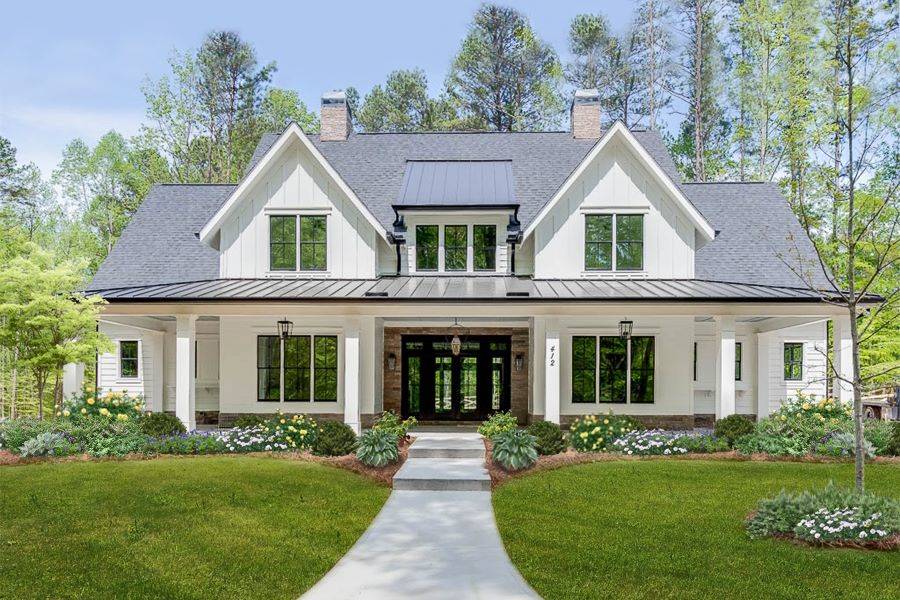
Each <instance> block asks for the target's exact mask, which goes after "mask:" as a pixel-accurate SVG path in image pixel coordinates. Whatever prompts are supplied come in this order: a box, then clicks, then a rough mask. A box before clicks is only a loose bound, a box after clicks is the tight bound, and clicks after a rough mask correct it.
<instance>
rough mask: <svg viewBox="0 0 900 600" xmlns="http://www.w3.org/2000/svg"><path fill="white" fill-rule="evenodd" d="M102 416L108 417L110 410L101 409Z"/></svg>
mask: <svg viewBox="0 0 900 600" xmlns="http://www.w3.org/2000/svg"><path fill="white" fill-rule="evenodd" d="M100 414H101V415H103V416H104V417H105V416H107V415H109V409H106V408H101V409H100Z"/></svg>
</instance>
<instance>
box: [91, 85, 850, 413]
mask: <svg viewBox="0 0 900 600" xmlns="http://www.w3.org/2000/svg"><path fill="white" fill-rule="evenodd" d="M571 110H572V115H571V116H572V119H571V122H572V127H571V131H560V132H550V133H410V134H361V133H355V132H354V131H352V127H351V124H350V118H349V117H350V115H349V111H348V108H347V105H346V101H345V97H344V94H343V93H340V92H333V93H329V94H326V95H325V96H324V97H323V99H322V114H321V122H322V127H321V134H319V135H306V134H304V133H303V132H302V131H301V130H300V129H299V128H298V127H297V126H295V125H291V126H289V127H288V128H287V129H285V130H284V131H283V132H281V133H276V134H271V135H266V136H264V137H263V138H262V140H261V141H260V143H259V147H258V148H257V150H256V152H255V154H254V156H253V160H252V162H251V164H250V166H249V167H248V169H247V172H246V174H245V176H244V177H243V179H242V180H241V181H240V182H239V183H238V184H237V185H160V186H156V187H154V188H153V190H152V191H151V192H150V194H149V196H148V197H147V199H146V200H145V201H144V203H143V205H142V206H141V208H140V210H139V211H138V212H137V214H136V215H135V216H134V219H133V220H132V222H131V224H130V225H129V226H128V228H127V229H126V230H125V232H124V234H123V235H122V237H121V239H120V240H119V241H118V243H117V244H116V246H115V248H114V249H113V250H112V252H111V253H110V255H109V257H108V258H107V259H106V261H105V262H104V263H103V265H102V266H101V268H100V270H99V272H98V273H97V275H96V277H95V279H94V281H93V283H92V284H91V286H90V291H91V292H93V293H97V294H100V295H102V296H103V297H104V298H105V299H106V300H107V301H108V305H106V306H105V308H104V313H103V316H102V320H101V323H100V328H101V330H102V331H103V332H104V333H105V334H107V335H108V336H109V337H110V338H111V339H112V340H114V342H115V350H114V351H113V352H111V353H109V354H103V355H101V356H100V357H99V358H98V364H97V382H96V383H97V385H98V386H99V387H100V388H102V389H105V390H128V391H130V392H134V393H139V394H143V395H144V397H145V398H146V402H147V404H148V406H149V407H150V408H151V409H152V410H156V411H174V412H175V413H176V414H177V415H178V416H179V417H180V418H181V419H182V420H183V421H184V422H185V423H187V424H188V425H189V426H191V427H193V426H195V425H196V424H197V423H218V424H221V425H227V424H229V423H230V422H231V421H233V420H234V418H235V417H236V416H237V415H241V414H245V413H266V414H271V413H274V412H275V411H276V410H282V411H284V412H286V413H312V414H315V415H317V416H319V417H321V418H335V419H342V420H344V421H345V422H346V423H348V424H350V425H351V426H353V427H354V428H356V429H357V430H358V429H359V428H360V427H365V426H366V425H367V424H368V423H369V422H371V420H372V419H373V416H374V415H377V414H379V413H380V412H381V411H383V410H394V411H396V412H398V413H401V414H402V415H404V416H406V415H414V416H416V417H417V418H418V419H419V420H420V421H427V422H434V421H445V420H452V421H476V420H482V419H484V418H485V416H486V415H488V414H490V413H492V412H495V411H504V410H511V411H512V412H513V414H515V415H516V416H517V417H518V419H519V420H520V422H522V423H526V422H529V421H532V420H540V419H546V420H550V421H554V422H560V423H566V422H568V421H571V420H572V419H573V418H574V417H575V416H578V415H583V414H587V413H603V412H607V411H612V412H614V413H625V414H630V415H634V416H636V417H637V418H639V419H641V420H643V421H646V422H647V423H648V424H654V425H659V426H664V427H691V426H694V425H695V424H698V425H699V424H708V423H710V422H711V421H712V420H713V419H714V418H720V417H723V416H726V415H730V414H733V413H742V414H747V415H755V416H756V417H757V418H761V417H764V416H766V415H767V414H768V413H770V411H772V410H774V409H775V408H777V407H778V406H779V404H780V403H781V402H783V401H784V400H785V399H786V398H789V397H790V396H792V395H795V394H797V393H799V392H801V391H802V392H805V393H809V394H815V395H818V396H822V395H824V394H825V393H826V378H827V376H828V375H829V373H827V372H826V360H825V352H826V347H827V341H826V340H827V335H826V331H827V323H828V322H829V321H831V322H833V324H834V327H833V331H834V335H833V348H832V350H833V352H834V361H835V364H836V365H837V367H838V369H839V371H840V372H842V373H843V374H845V375H847V374H849V372H850V370H851V369H852V367H851V360H850V352H849V349H850V340H849V321H848V317H846V316H845V315H846V313H845V312H842V311H841V310H840V309H839V308H836V307H835V306H833V305H830V304H827V303H825V302H823V301H822V297H821V295H820V294H818V293H816V292H814V291H811V290H810V289H809V287H808V286H807V284H806V280H808V279H810V278H812V280H813V281H818V282H819V283H821V285H822V286H823V287H824V286H826V284H827V282H826V279H825V277H824V275H823V274H821V271H817V269H819V267H818V261H817V260H816V259H815V254H814V249H813V247H812V244H811V243H810V241H809V239H808V238H807V236H806V234H805V233H804V231H803V229H802V228H801V227H800V225H799V223H798V221H797V219H796V218H795V217H794V215H793V213H792V212H791V210H790V208H789V207H788V204H787V202H786V201H785V199H784V197H783V196H782V195H781V193H779V190H778V188H777V187H776V186H775V185H772V184H768V183H685V182H682V181H681V180H680V178H679V176H678V173H677V172H676V170H675V166H674V164H673V161H672V159H671V157H670V156H669V154H668V152H667V150H666V148H665V146H664V145H663V142H662V139H661V138H660V135H659V134H658V133H657V132H655V131H644V130H629V129H628V128H626V127H624V126H623V125H622V124H620V123H616V124H614V125H612V126H611V127H608V128H603V127H601V120H600V108H599V103H598V97H597V94H596V92H595V91H594V92H592V91H591V90H585V91H581V92H578V93H577V94H576V95H575V98H574V100H573V102H572V109H571ZM817 272H818V273H819V274H820V275H819V276H817V275H816V273H817ZM800 274H803V276H801V275H800ZM836 389H837V391H836V394H837V395H840V396H843V397H847V396H848V390H846V389H841V388H840V387H838V388H836Z"/></svg>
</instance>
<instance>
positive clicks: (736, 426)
mask: <svg viewBox="0 0 900 600" xmlns="http://www.w3.org/2000/svg"><path fill="white" fill-rule="evenodd" d="M754 426H755V424H754V423H753V421H751V420H750V419H749V418H747V417H745V416H744V415H729V416H727V417H725V418H724V419H719V420H718V421H716V426H715V430H714V433H715V436H716V437H717V438H720V439H723V440H725V441H726V442H728V445H729V446H734V442H735V440H737V439H738V438H739V437H741V436H744V435H747V434H750V433H753V429H754Z"/></svg>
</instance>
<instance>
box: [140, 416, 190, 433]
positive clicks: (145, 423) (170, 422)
mask: <svg viewBox="0 0 900 600" xmlns="http://www.w3.org/2000/svg"><path fill="white" fill-rule="evenodd" d="M140 423H141V431H143V432H144V433H145V434H147V435H149V436H150V437H162V436H164V435H177V434H179V433H185V428H184V423H182V422H181V419H179V418H178V417H176V416H175V415H170V414H168V413H159V412H158V413H149V414H147V415H144V416H143V417H141V420H140Z"/></svg>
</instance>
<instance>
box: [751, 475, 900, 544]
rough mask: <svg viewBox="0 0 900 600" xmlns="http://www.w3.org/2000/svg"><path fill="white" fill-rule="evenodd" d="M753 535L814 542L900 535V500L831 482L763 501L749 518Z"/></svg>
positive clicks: (867, 539)
mask: <svg viewBox="0 0 900 600" xmlns="http://www.w3.org/2000/svg"><path fill="white" fill-rule="evenodd" d="M746 526H747V533H748V535H749V536H750V537H751V538H760V537H765V536H779V535H788V536H795V537H798V538H800V539H803V540H806V541H809V542H813V543H823V542H833V541H853V542H865V541H871V540H880V539H885V538H888V537H891V536H895V535H898V534H900V501H898V500H896V499H892V498H888V497H884V496H878V495H875V494H873V493H871V492H857V491H856V490H854V489H848V488H840V487H837V486H835V485H834V484H833V483H829V484H828V485H827V486H826V487H825V488H824V489H822V490H815V491H805V492H801V493H799V494H791V493H788V492H785V491H782V492H781V493H780V494H778V495H777V496H775V497H774V498H767V499H764V500H761V501H760V502H759V504H758V506H757V509H756V511H755V512H754V513H753V514H752V515H750V517H749V518H748V519H747V523H746Z"/></svg>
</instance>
